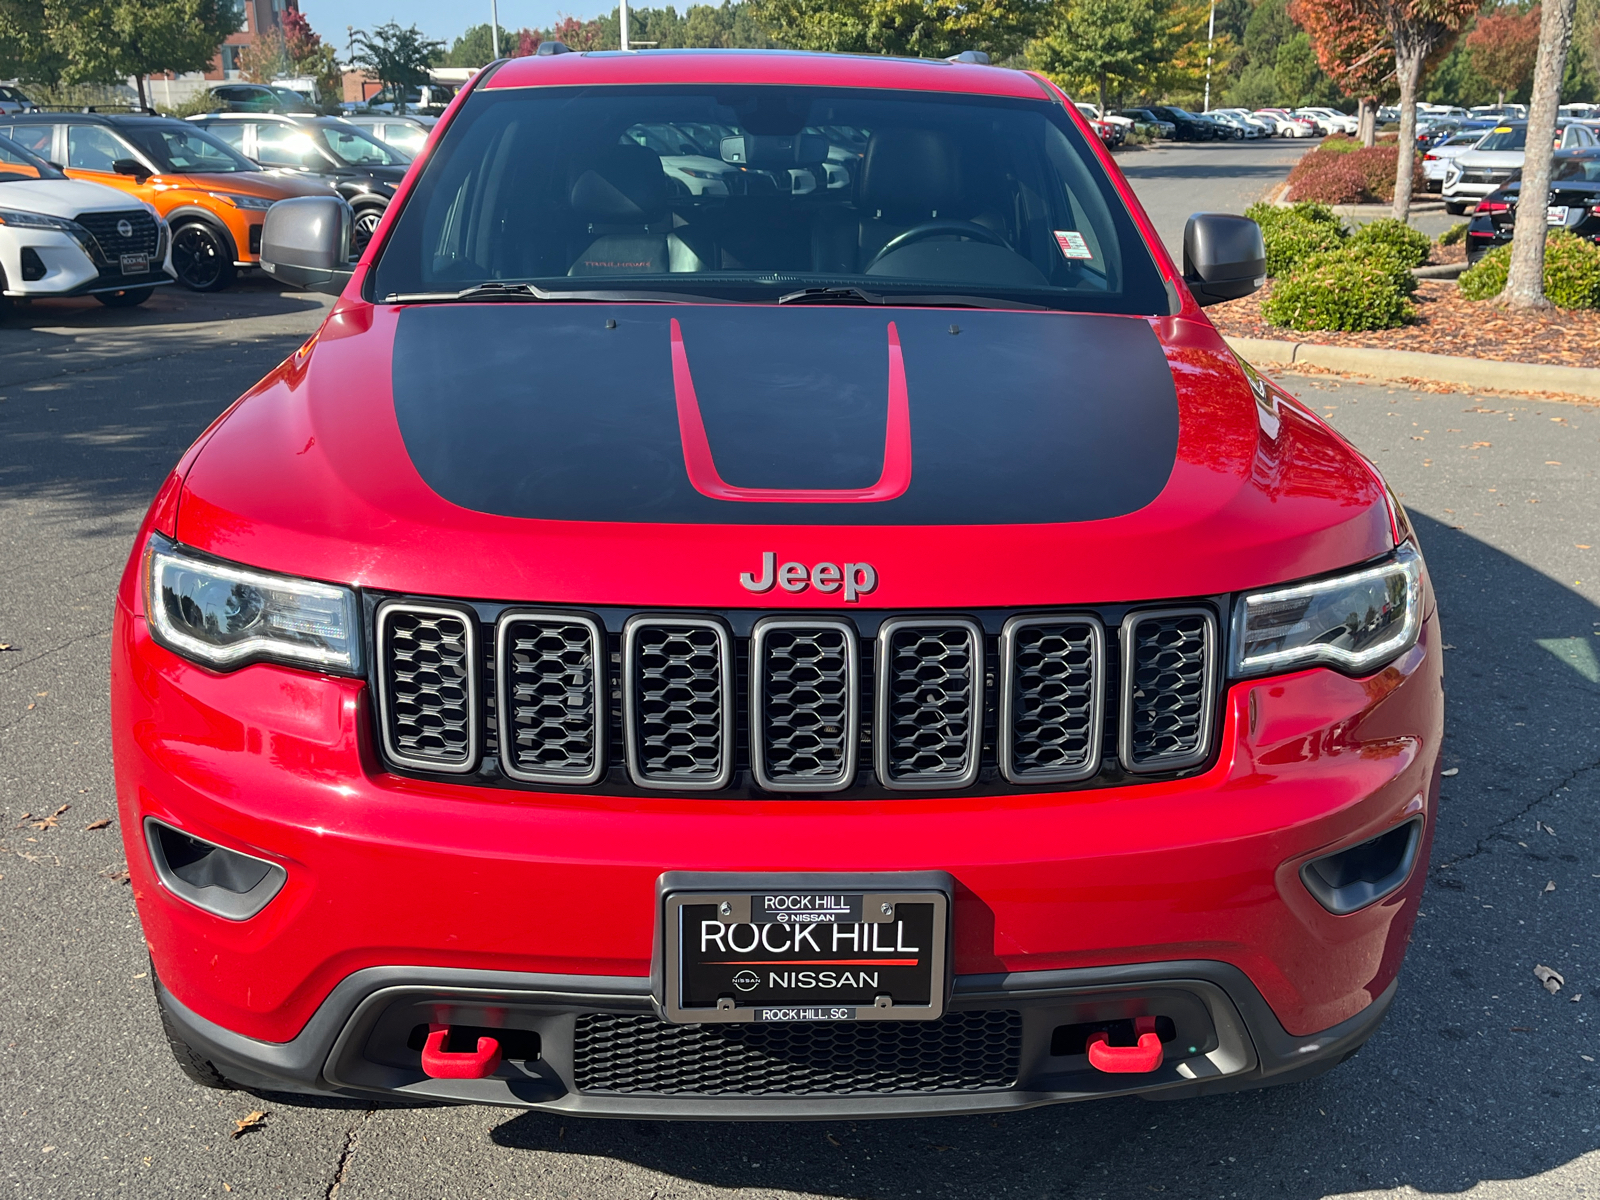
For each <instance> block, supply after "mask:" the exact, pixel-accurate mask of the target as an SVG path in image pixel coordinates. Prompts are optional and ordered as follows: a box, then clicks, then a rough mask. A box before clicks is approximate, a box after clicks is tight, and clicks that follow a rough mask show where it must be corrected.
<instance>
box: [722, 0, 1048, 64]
mask: <svg viewBox="0 0 1600 1200" xmlns="http://www.w3.org/2000/svg"><path fill="white" fill-rule="evenodd" d="M748 3H749V4H750V5H752V6H753V7H754V9H755V11H754V12H753V13H752V15H753V16H755V17H756V19H757V20H758V21H760V22H761V23H762V24H763V25H765V26H767V27H768V29H770V30H771V32H772V34H773V36H774V37H775V38H776V39H777V40H778V41H779V42H781V43H783V44H785V45H789V46H794V47H795V48H797V49H801V50H835V51H853V52H855V53H860V54H905V55H910V56H913V57H918V56H920V57H923V58H946V57H949V56H950V55H952V54H959V53H960V52H961V51H963V50H986V51H988V52H989V53H990V54H991V55H993V56H994V57H996V58H1004V57H1007V56H1009V55H1011V54H1014V53H1016V52H1017V51H1018V50H1020V49H1021V48H1022V46H1023V45H1024V43H1025V42H1026V41H1027V40H1028V38H1029V37H1031V36H1032V35H1033V34H1034V33H1035V32H1037V31H1038V30H1039V29H1040V28H1041V26H1042V25H1043V23H1044V21H1045V17H1046V14H1047V11H1048V10H1047V3H1048V0H970V2H960V0H748Z"/></svg>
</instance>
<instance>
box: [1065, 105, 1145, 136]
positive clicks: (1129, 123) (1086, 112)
mask: <svg viewBox="0 0 1600 1200" xmlns="http://www.w3.org/2000/svg"><path fill="white" fill-rule="evenodd" d="M1078 111H1079V112H1081V113H1082V114H1083V119H1084V120H1085V121H1104V122H1105V123H1106V124H1107V125H1116V126H1119V127H1120V128H1121V129H1122V133H1123V136H1124V137H1126V136H1127V134H1128V132H1129V131H1130V130H1132V129H1133V126H1134V121H1133V119H1132V118H1131V117H1124V116H1120V115H1118V114H1117V113H1114V112H1112V111H1111V110H1110V109H1107V110H1106V115H1105V116H1103V117H1102V116H1101V115H1100V110H1099V109H1098V108H1096V107H1095V106H1094V105H1092V104H1083V103H1079V105H1078Z"/></svg>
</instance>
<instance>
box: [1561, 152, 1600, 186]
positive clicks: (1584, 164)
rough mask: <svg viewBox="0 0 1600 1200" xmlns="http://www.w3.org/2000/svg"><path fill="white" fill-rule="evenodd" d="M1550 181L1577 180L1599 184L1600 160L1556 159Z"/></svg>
mask: <svg viewBox="0 0 1600 1200" xmlns="http://www.w3.org/2000/svg"><path fill="white" fill-rule="evenodd" d="M1550 178H1551V179H1552V180H1577V181H1581V182H1584V183H1600V158H1568V159H1557V160H1556V169H1555V172H1554V173H1553V174H1552V175H1551V176H1550Z"/></svg>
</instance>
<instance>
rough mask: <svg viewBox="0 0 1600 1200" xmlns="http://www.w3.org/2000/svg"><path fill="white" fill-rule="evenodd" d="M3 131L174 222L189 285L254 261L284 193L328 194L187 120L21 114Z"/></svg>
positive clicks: (223, 280)
mask: <svg viewBox="0 0 1600 1200" xmlns="http://www.w3.org/2000/svg"><path fill="white" fill-rule="evenodd" d="M0 135H5V136H8V137H10V138H11V139H12V140H13V141H16V142H18V143H20V144H21V145H22V146H23V147H24V148H26V149H27V150H29V151H31V152H32V153H34V154H36V155H38V156H39V157H40V158H43V159H46V160H47V161H50V162H56V163H65V164H66V172H67V175H68V176H69V177H70V178H72V179H83V180H87V181H89V182H91V183H100V184H105V185H106V186H108V187H113V188H117V189H118V190H120V191H123V192H126V193H129V194H131V195H133V196H135V197H137V198H138V199H139V200H142V201H144V202H145V203H148V204H151V205H154V206H155V209H156V211H157V212H158V213H160V214H161V215H162V216H163V217H165V218H166V219H167V222H168V223H169V224H170V225H171V227H172V269H173V273H174V275H175V276H176V277H177V280H178V282H179V283H181V284H183V285H184V286H185V287H188V288H192V289H194V290H195V291H200V292H210V291H217V290H219V289H221V288H225V287H227V286H228V284H229V283H231V282H232V281H233V278H234V276H235V274H236V273H237V272H238V271H240V270H244V269H247V268H249V267H253V266H255V265H256V263H257V262H258V261H259V259H260V252H261V222H262V219H263V218H264V217H265V216H266V213H267V209H269V208H271V207H272V205H273V204H274V203H275V202H276V201H278V200H283V199H286V198H288V197H291V196H329V195H332V190H331V189H330V188H328V187H327V186H326V185H325V184H321V183H318V182H316V181H314V180H309V179H307V180H301V179H295V178H292V177H289V176H285V175H277V174H268V173H267V172H265V171H263V170H262V169H261V168H260V167H258V166H256V164H255V163H253V162H251V161H250V160H249V159H247V158H245V157H243V156H242V155H240V154H238V153H236V152H235V151H234V150H233V149H232V148H231V147H230V146H228V145H227V143H225V142H222V141H219V140H218V139H216V138H214V137H212V136H211V135H210V134H209V133H207V132H206V131H205V130H203V129H201V128H199V127H198V126H196V125H192V124H190V123H189V122H187V121H179V120H175V119H173V118H171V117H150V116H143V115H139V114H134V113H24V114H20V115H18V116H15V117H7V118H0Z"/></svg>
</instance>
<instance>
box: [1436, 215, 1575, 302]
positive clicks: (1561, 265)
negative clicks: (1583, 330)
mask: <svg viewBox="0 0 1600 1200" xmlns="http://www.w3.org/2000/svg"><path fill="white" fill-rule="evenodd" d="M1510 269H1511V247H1510V246H1496V247H1495V248H1494V249H1493V250H1491V251H1489V253H1488V254H1486V255H1484V256H1483V258H1482V259H1481V260H1480V261H1479V263H1478V265H1477V266H1475V267H1469V268H1468V269H1467V270H1466V271H1465V272H1464V273H1463V274H1462V276H1461V278H1460V280H1459V281H1458V282H1459V286H1460V289H1461V294H1462V295H1463V296H1465V297H1466V298H1467V299H1468V300H1492V299H1494V298H1495V297H1496V296H1498V295H1499V294H1500V293H1501V291H1502V290H1504V288H1505V286H1506V273H1507V272H1508V271H1509V270H1510ZM1544 294H1545V298H1546V299H1547V300H1549V301H1550V303H1551V304H1554V305H1555V306H1556V307H1557V308H1600V246H1596V245H1594V244H1593V243H1591V242H1587V241H1585V240H1584V239H1583V238H1580V237H1576V236H1574V235H1573V234H1570V233H1567V232H1565V231H1562V232H1558V233H1552V234H1551V235H1550V237H1549V240H1548V241H1546V242H1545V244H1544Z"/></svg>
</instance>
